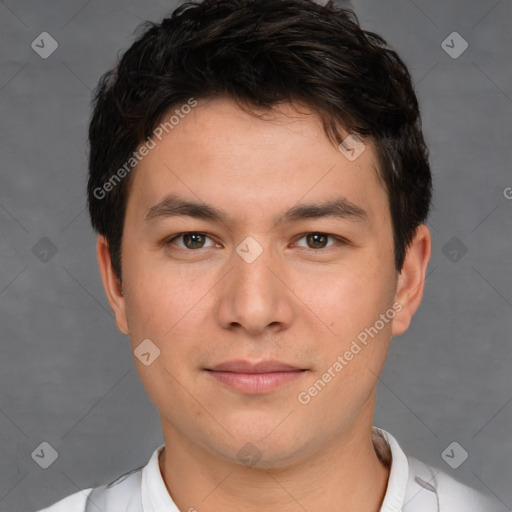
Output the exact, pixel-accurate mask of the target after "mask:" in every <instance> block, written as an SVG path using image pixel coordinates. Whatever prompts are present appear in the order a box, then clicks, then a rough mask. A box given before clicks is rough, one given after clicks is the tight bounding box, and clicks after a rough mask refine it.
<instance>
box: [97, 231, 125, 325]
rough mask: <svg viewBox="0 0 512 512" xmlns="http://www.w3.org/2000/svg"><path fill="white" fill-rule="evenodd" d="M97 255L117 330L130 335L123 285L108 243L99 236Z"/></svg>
mask: <svg viewBox="0 0 512 512" xmlns="http://www.w3.org/2000/svg"><path fill="white" fill-rule="evenodd" d="M96 254H97V256H98V265H99V267H100V274H101V280H102V281H103V287H104V288H105V293H106V295H107V299H108V302H109V303H110V307H111V308H112V310H113V311H114V315H115V317H116V324H117V328H118V329H119V330H120V331H121V332H122V333H123V334H129V331H128V322H127V321H126V304H125V300H124V296H123V293H122V287H121V283H120V282H119V279H118V278H117V275H116V273H115V272H114V269H113V268H112V261H111V259H110V253H109V250H108V242H107V240H106V238H105V237H104V236H103V235H98V242H97V245H96Z"/></svg>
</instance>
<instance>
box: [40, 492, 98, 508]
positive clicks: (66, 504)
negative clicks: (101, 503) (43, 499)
mask: <svg viewBox="0 0 512 512" xmlns="http://www.w3.org/2000/svg"><path fill="white" fill-rule="evenodd" d="M91 491H92V487H91V488H90V489H84V490H83V491H78V492H75V493H74V494H70V495H69V496H66V497H65V498H62V499H61V500H59V501H57V502H55V503H53V505H50V506H49V507H47V508H42V509H40V510H37V511H36V512H83V511H84V510H85V503H86V501H87V497H88V496H89V494H90V493H91Z"/></svg>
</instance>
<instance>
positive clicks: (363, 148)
mask: <svg viewBox="0 0 512 512" xmlns="http://www.w3.org/2000/svg"><path fill="white" fill-rule="evenodd" d="M95 100H96V101H95V106H94V113H93V117H92V120H91V125H90V132H89V138H90V162H89V164H90V165H89V183H88V198H89V212H90V216H91V220H92V225H93V227H94V229H95V230H96V231H97V232H98V233H99V236H98V244H97V254H98V261H99V267H100V271H101V276H102V280H103V284H104V287H105V290H106V294H107V297H108V300H109V303H110V305H111V307H112V309H113V311H114V313H115V317H116V323H117V326H118V328H119V329H120V330H121V332H123V333H125V334H127V335H129V337H130V340H131V347H132V350H133V352H134V355H135V358H134V361H135V364H136V366H137V370H138V372H139V375H140V377H141V380H142V383H143V385H144V387H145V389H146V390H147V392H148V395H149V396H150V398H151V400H152V401H153V403H154V404H155V406H156V407H157V409H158V411H159V413H160V417H161V422H162V430H163V435H164V441H165V443H164V444H163V445H162V446H160V447H159V448H157V449H156V450H155V452H154V453H153V455H152V457H151V459H150V461H149V463H148V464H147V465H146V466H144V467H143V468H137V469H136V470H133V471H131V472H129V473H127V474H125V475H123V476H122V477H121V478H119V479H117V480H116V481H115V482H112V483H111V484H110V485H109V486H101V487H99V488H96V489H86V490H85V491H81V492H78V493H76V494H73V495H71V496H68V497H67V498H64V499H63V500H61V501H60V502H58V503H56V504H54V505H53V506H51V507H50V508H48V509H45V510H46V511H51V512H58V511H66V512H75V511H84V510H86V511H89V512H90V511H98V510H99V511H103V512H111V511H112V512H113V511H121V510H122V511H132V512H134V511H144V512H156V511H159V512H161V511H164V510H165V511H177V510H180V511H189V512H193V511H199V512H218V511H225V510H229V511H231V510H233V511H244V512H245V511H247V512H253V511H258V512H261V511H280V512H288V511H289V512H292V511H304V510H306V511H308V512H319V511H340V512H342V511H347V512H348V511H357V512H377V511H380V512H391V511H400V510H403V511H404V512H427V511H443V512H457V511H460V512H462V511H464V512H470V511H482V512H484V511H485V512H492V511H494V510H496V511H498V510H501V509H500V508H499V506H498V505H497V504H496V503H494V502H493V501H491V499H490V498H488V497H486V496H484V495H482V494H480V493H478V492H477V491H475V490H473V489H470V488H469V487H467V486H465V485H463V484H461V483H459V482H457V481H456V480H454V479H453V478H451V477H450V476H449V475H447V474H446V473H444V472H442V471H440V470H439V469H437V468H432V467H430V466H427V465H425V464H423V463H422V462H420V461H418V460H416V459H414V458H412V457H409V458H408V457H407V456H406V455H405V454H404V452H403V451H402V450H401V448H400V446H399V444H398V442H397V441H396V439H395V438H394V437H393V436H392V435H391V434H390V433H388V432H385V431H384V430H382V429H379V428H377V427H375V426H373V415H374V409H375V399H376V393H377V384H378V378H379V375H380V373H381V371H382V369H383V365H384V363H385V359H386V355H387V352H388V349H389V345H390V341H391V337H392V336H393V335H398V334H402V333H403V332H405V331H406V330H407V328H408V326H409V324H410V321H411V318H412V316H413V315H414V313H415V312H416V310H417V308H418V306H419V304H420V301H421V297H422V293H423V285H424V279H425V274H426V269H427V265H428V261H429V258H430V252H431V241H430V234H429V231H428V229H427V227H426V226H425V221H426V219H427V215H428V211H429V206H430V199H431V189H432V185H431V174H430V168H429V163H428V152H427V148H426V146H425V143H424V140H423V135H422V131H421V121H420V115H419V109H418V103H417V99H416V96H415V94H414V90H413V87H412V85H411V80H410V76H409V73H408V71H407V69H406V67H405V65H404V64H403V62H402V61H401V59H400V58H399V57H398V55H397V54H396V53H395V52H393V51H392V50H391V49H389V48H388V47H387V45H386V43H385V41H384V40H383V39H382V38H381V37H379V36H378V35H376V34H373V33H370V32H365V31H363V30H362V29H361V28H360V27H359V25H358V24H357V20H356V18H355V16H354V15H353V14H352V13H350V12H348V11H345V10H340V9H337V8H336V7H335V6H334V5H333V4H332V3H328V4H327V5H326V6H322V5H319V4H317V3H314V2H312V1H309V0H257V1H251V0H204V1H203V2H202V3H187V4H184V5H183V6H181V7H180V8H178V9H177V10H176V11H175V12H174V13H173V15H172V16H170V17H168V18H166V19H164V20H163V22H162V23H161V24H150V25H149V27H148V29H147V30H146V32H145V33H144V34H142V36H141V37H140V38H139V39H138V40H137V41H136V42H135V43H134V44H133V45H132V47H131V48H130V49H128V51H127V52H126V53H125V54H124V56H123V57H122V59H121V61H120V63H119V65H118V66H117V67H116V68H115V69H114V70H112V71H110V72H108V73H107V74H105V75H104V77H103V78H102V80H101V81H100V84H99V87H98V89H97V91H96V98H95Z"/></svg>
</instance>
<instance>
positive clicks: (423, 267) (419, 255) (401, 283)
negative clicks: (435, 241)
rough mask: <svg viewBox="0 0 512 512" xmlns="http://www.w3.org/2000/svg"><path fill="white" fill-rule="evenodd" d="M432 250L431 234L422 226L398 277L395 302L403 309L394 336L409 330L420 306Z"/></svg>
mask: <svg viewBox="0 0 512 512" xmlns="http://www.w3.org/2000/svg"><path fill="white" fill-rule="evenodd" d="M431 250H432V247H431V237H430V232H429V230H428V228H427V226H426V225H425V224H421V225H420V226H419V227H418V228H417V229H416V233H415V235H414V239H413V241H412V243H411V245H410V246H409V249H408V250H407V254H406V257H405V261H404V264H403V267H402V271H401V272H400V275H399V276H398V283H397V290H396V296H395V300H396V301H397V302H399V303H400V304H401V305H402V309H401V311H400V312H399V313H398V314H397V315H396V317H395V318H394V320H393V330H392V333H393V334H403V333H404V332H405V331H406V330H407V329H408V327H409V324H410V323H411V320H412V317H413V315H414V313H415V312H416V310H417V309H418V307H419V305H420V302H421V298H422V296H423V289H424V285H425V276H426V272H427V267H428V262H429V261H430V254H431Z"/></svg>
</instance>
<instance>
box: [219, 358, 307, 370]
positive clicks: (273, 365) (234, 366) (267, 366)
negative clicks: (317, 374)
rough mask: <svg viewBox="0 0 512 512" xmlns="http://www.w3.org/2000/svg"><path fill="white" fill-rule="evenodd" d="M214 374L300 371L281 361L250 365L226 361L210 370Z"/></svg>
mask: <svg viewBox="0 0 512 512" xmlns="http://www.w3.org/2000/svg"><path fill="white" fill-rule="evenodd" d="M211 370H212V371H216V372H234V373H273V372H291V371H301V370H302V369H301V368H298V367H296V366H292V365H290V364H286V363H282V362H281V361H275V360H269V361H261V362H259V363H251V362H249V361H242V360H237V361H227V362H225V363H221V364H218V365H217V366H214V367H213V368H211Z"/></svg>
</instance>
